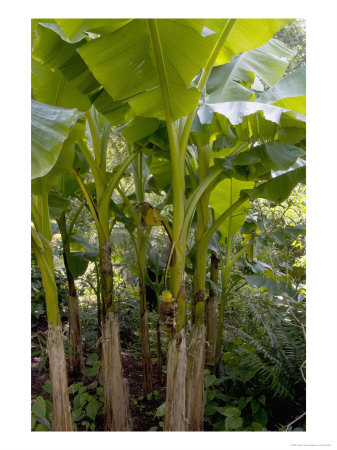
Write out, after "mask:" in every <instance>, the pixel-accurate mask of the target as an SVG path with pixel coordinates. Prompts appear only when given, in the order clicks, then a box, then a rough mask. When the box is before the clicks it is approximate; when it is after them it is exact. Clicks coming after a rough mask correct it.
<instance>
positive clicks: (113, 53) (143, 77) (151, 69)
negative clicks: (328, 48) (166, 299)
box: [33, 19, 305, 431]
mask: <svg viewBox="0 0 337 450" xmlns="http://www.w3.org/2000/svg"><path fill="white" fill-rule="evenodd" d="M286 23H287V20H283V19H275V20H270V19H266V20H261V19H260V20H258V19H253V20H252V19H249V20H247V19H237V20H235V19H217V20H208V19H207V20H199V19H192V20H188V19H179V20H174V19H173V20H168V19H163V20H156V19H149V20H146V19H135V20H126V21H123V20H111V21H104V20H102V21H99V20H85V19H62V20H56V23H54V24H53V26H52V27H51V26H49V27H48V26H44V25H43V24H38V25H37V27H36V34H37V42H38V43H39V44H40V45H39V46H37V47H36V48H35V49H34V50H33V55H34V57H35V59H36V60H39V61H43V62H44V64H46V65H47V66H48V68H50V69H51V70H53V71H57V70H58V71H60V72H61V74H62V76H63V77H64V79H65V80H66V81H70V82H72V83H74V85H76V88H77V89H78V91H79V92H80V93H81V94H83V95H88V96H89V98H90V101H91V103H93V104H94V105H95V107H96V109H97V110H98V111H100V112H101V113H102V114H103V115H105V117H106V118H107V119H108V120H109V121H110V123H111V124H113V125H120V124H125V123H127V122H129V121H130V120H135V121H136V120H138V121H141V122H142V124H143V126H145V124H146V125H147V126H148V127H149V128H151V127H152V126H153V124H154V122H155V121H157V122H158V121H164V122H165V125H166V129H167V134H168V140H169V149H168V155H169V160H170V165H171V168H172V171H171V174H172V180H171V186H172V195H173V229H172V248H171V250H172V251H171V258H170V291H171V295H172V298H173V299H174V300H175V302H176V304H177V310H176V320H175V326H174V330H173V333H172V336H171V338H170V341H169V345H168V373H167V398H166V416H165V425H164V429H165V430H167V431H169V430H174V431H183V430H186V429H201V427H202V420H201V418H202V408H203V401H202V398H203V387H202V381H203V376H202V370H203V356H202V357H201V358H200V359H201V363H200V361H199V359H198V358H194V359H193V361H194V362H195V364H196V366H197V368H198V370H197V371H196V372H194V373H193V370H189V372H188V373H189V374H190V375H191V376H189V375H187V385H188V386H189V388H188V391H189V392H190V393H192V392H193V391H194V392H195V393H196V394H195V395H196V396H197V398H196V397H193V396H191V397H189V394H188V395H187V397H186V367H187V342H186V333H185V304H186V302H185V254H186V241H187V234H188V230H189V226H190V223H191V220H192V218H193V215H194V211H195V208H196V206H197V204H198V202H199V201H200V199H201V197H202V195H203V194H204V193H205V192H206V191H207V189H208V188H209V187H210V186H211V185H212V183H214V182H215V181H216V180H217V179H219V178H220V177H221V176H222V175H225V176H227V177H229V178H231V177H232V176H234V175H236V176H237V177H240V176H241V179H242V178H244V179H245V180H246V178H245V177H246V176H247V171H248V173H249V166H250V165H251V164H252V161H251V160H250V159H249V161H248V162H247V161H246V162H245V163H243V164H242V165H241V166H240V164H239V163H240V162H241V163H242V161H240V159H239V163H238V160H234V161H233V157H234V156H235V155H232V159H231V158H229V159H228V155H225V158H222V159H223V160H222V161H221V158H219V159H220V161H218V162H217V164H215V165H214V167H213V168H212V170H210V171H209V173H208V174H207V176H206V177H205V178H204V180H203V181H202V182H201V183H200V184H199V185H198V186H195V188H194V189H192V190H191V191H190V192H189V195H188V197H187V198H186V194H187V192H188V191H187V190H186V184H185V167H186V166H185V164H186V156H187V144H188V143H189V138H190V134H191V130H192V125H194V124H195V118H196V120H197V121H199V123H197V125H196V126H197V127H199V128H200V129H201V134H203V133H204V131H205V129H206V130H207V129H208V130H214V131H213V134H219V133H221V134H222V135H224V138H225V140H226V139H227V140H228V139H230V138H231V129H230V127H229V126H228V125H229V122H230V123H231V124H232V125H239V126H238V130H239V131H240V132H241V135H240V137H242V138H243V141H245V142H247V140H248V135H249V132H248V130H249V129H253V130H254V132H255V135H256V136H259V135H260V134H259V133H260V131H259V128H258V127H257V125H256V119H257V117H259V115H260V118H261V120H263V119H266V120H267V121H269V122H272V123H275V122H277V121H278V120H280V117H281V116H282V118H283V122H282V126H283V132H284V136H285V137H284V139H285V140H287V139H289V132H288V128H289V124H291V123H294V121H295V122H296V123H297V125H298V122H299V117H298V116H297V115H296V114H291V113H288V112H287V111H285V110H284V108H280V107H277V106H274V105H264V104H261V103H258V102H251V101H250V102H247V101H243V102H240V105H238V104H237V103H235V104H234V105H233V102H225V103H224V102H222V103H217V104H215V105H214V104H213V103H211V102H210V103H207V102H206V103H205V102H204V103H205V104H203V105H202V107H201V108H199V109H198V107H199V100H200V99H201V97H202V95H203V92H204V90H205V87H206V83H207V80H208V78H209V76H210V74H211V71H212V68H213V67H214V66H219V65H221V64H225V63H228V62H230V61H231V59H232V57H233V56H236V55H238V54H240V53H242V52H243V51H247V50H252V49H255V48H257V47H259V46H261V45H262V44H264V43H265V42H266V41H268V40H269V39H270V38H271V37H272V36H273V34H274V33H275V31H277V30H278V29H279V28H280V27H282V26H283V25H284V24H286ZM92 33H96V34H95V35H93V34H92ZM50 42H52V45H51V44H50V45H49V43H50ZM182 43H183V44H184V45H182ZM110 61H112V62H113V63H110ZM116 61H118V64H116V63H115V62H116ZM246 63H247V61H246ZM243 81H245V80H243ZM241 84H242V83H241ZM215 85H216V81H215ZM230 85H231V84H230V83H229V84H228V88H230ZM257 85H258V83H257ZM233 86H235V85H233V83H232V87H233ZM255 87H256V86H255ZM257 87H259V86H257ZM254 89H255V88H254ZM241 90H242V91H243V89H241ZM246 94H247V93H246V92H245V95H246ZM249 95H250V94H249ZM250 98H251V97H250ZM206 100H207V98H206ZM245 100H247V98H246V99H245ZM261 111H263V113H262V112H261ZM196 113H197V115H196ZM283 114H285V115H284V117H283ZM243 117H245V120H243ZM248 117H249V118H248ZM226 125H227V131H224V128H225V126H226ZM269 125H270V124H269ZM290 126H291V125H290ZM297 128H298V129H299V130H298V132H297V134H296V137H298V136H301V135H303V129H304V128H305V126H302V127H301V126H298V127H297ZM219 130H220V131H219ZM212 141H213V140H212V139H211V140H209V139H207V142H206V143H205V144H204V143H203V144H202V146H204V145H210V144H212ZM217 144H218V145H220V144H219V142H218V143H217ZM220 148H223V147H220ZM244 149H245V148H241V149H240V148H239V146H238V147H237V153H239V152H240V151H241V150H244ZM261 152H262V153H263V152H264V154H266V152H267V153H268V150H266V149H264V150H263V149H262V150H261ZM262 153H261V154H260V155H256V154H254V155H253V163H254V164H255V162H257V159H258V158H260V161H261V158H262V159H263V156H261V155H262ZM269 153H273V151H271V152H269ZM237 156H238V157H239V156H240V154H238V155H237ZM248 156H249V157H250V156H251V154H250V155H248ZM226 158H227V159H226ZM254 158H255V159H254ZM239 166H240V167H239ZM262 166H263V164H262ZM260 169H261V170H262V168H261V167H258V166H257V165H256V164H255V166H254V169H253V170H255V171H256V170H258V173H259V175H261V176H262V177H263V176H264V175H266V173H267V172H270V167H268V169H267V170H266V171H265V172H263V170H262V172H261V170H260ZM295 170H300V169H295ZM244 171H245V173H244ZM293 172H295V171H293ZM93 174H94V171H93ZM302 175H303V174H302ZM94 176H95V174H94ZM256 177H257V175H256V174H255V172H254V174H251V178H250V179H251V180H252V181H253V180H255V179H256ZM292 178H293V181H295V178H296V179H300V178H301V173H297V174H294V173H293V175H292ZM248 179H249V178H248ZM272 181H273V180H272ZM283 181H284V180H283ZM276 184H280V183H279V182H276ZM259 188H260V190H259V192H256V191H254V192H253V190H252V189H251V188H250V187H248V186H247V189H246V192H245V193H244V195H243V196H241V197H240V198H239V199H238V200H237V201H236V202H235V203H234V204H233V205H232V206H230V208H229V209H227V210H226V211H223V212H222V214H220V215H219V217H218V218H216V219H215V221H214V223H213V225H212V226H211V227H210V228H209V229H208V230H207V232H206V233H205V235H206V237H205V238H204V237H203V238H202V239H201V250H200V251H201V252H203V253H205V252H206V256H207V247H208V242H209V240H210V238H211V236H212V234H213V233H214V231H215V229H216V228H217V227H218V226H219V225H220V224H221V223H222V222H224V220H225V219H227V218H228V217H229V216H230V215H231V213H232V212H233V211H234V210H235V209H236V208H237V207H239V205H241V204H243V203H244V202H245V201H246V200H247V198H248V196H249V195H251V196H253V195H256V194H257V193H258V194H259V195H260V194H261V195H270V189H269V188H268V187H266V186H265V187H261V186H258V187H257V189H259ZM205 249H206V250H205ZM203 253H202V258H201V261H202V262H201V263H200V267H202V266H205V265H206V261H205V260H204V254H203ZM203 271H204V268H202V270H200V273H201V272H203ZM203 303H204V302H203V299H201V297H200V300H199V301H197V302H195V317H196V327H195V329H196V331H195V332H194V334H193V336H195V338H196V339H194V338H193V339H191V340H190V341H191V342H190V344H189V349H190V352H191V353H193V352H192V348H194V349H198V348H200V342H203V340H204V339H203V336H204V330H203V325H201V324H200V325H199V322H200V323H201V322H202V320H201V318H202V316H203ZM199 337H200V339H199ZM194 341H195V342H197V341H199V342H198V343H196V344H195V345H194V344H193V342H194ZM202 355H203V353H202ZM193 364H194V363H193ZM189 365H190V366H191V363H189ZM186 398H187V403H188V405H189V406H187V409H186ZM188 398H191V399H192V400H188ZM190 412H191V415H190Z"/></svg>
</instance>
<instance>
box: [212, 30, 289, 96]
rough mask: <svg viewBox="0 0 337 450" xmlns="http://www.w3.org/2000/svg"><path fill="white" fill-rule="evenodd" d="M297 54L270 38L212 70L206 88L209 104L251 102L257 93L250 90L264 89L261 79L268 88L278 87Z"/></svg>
mask: <svg viewBox="0 0 337 450" xmlns="http://www.w3.org/2000/svg"><path fill="white" fill-rule="evenodd" d="M294 55H295V52H293V51H291V50H289V49H288V48H287V47H286V46H285V45H284V44H282V42H279V41H277V40H276V39H271V40H270V41H269V42H267V43H266V44H264V45H262V46H261V47H259V48H257V49H254V50H250V51H248V52H243V53H242V54H241V55H238V56H236V57H234V58H233V60H232V61H231V62H229V63H227V64H223V65H221V66H215V67H213V69H212V72H211V74H210V76H209V78H208V80H207V85H206V103H220V102H230V101H240V100H242V101H249V100H252V99H253V97H254V95H255V94H254V92H253V91H252V90H250V87H251V86H252V87H253V88H254V89H255V90H263V86H262V84H261V83H260V81H259V80H263V82H264V83H265V84H266V85H268V86H273V85H274V84H276V83H277V82H278V81H279V80H280V79H281V78H282V77H283V75H284V72H285V70H286V68H287V65H288V61H289V60H290V59H292V58H293V57H294ZM265 103H266V102H265Z"/></svg>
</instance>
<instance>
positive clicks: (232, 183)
mask: <svg viewBox="0 0 337 450" xmlns="http://www.w3.org/2000/svg"><path fill="white" fill-rule="evenodd" d="M253 187H254V182H252V181H242V180H236V179H234V178H227V179H224V180H223V181H221V182H220V183H218V184H217V185H216V186H215V188H214V189H213V190H212V193H211V196H210V205H211V207H212V208H213V209H214V215H215V219H217V218H218V217H219V216H220V215H221V214H222V213H223V212H224V211H226V209H228V208H229V207H230V206H231V205H232V204H233V203H235V202H236V200H238V199H239V198H240V192H241V191H242V190H244V189H252V188H253ZM249 207H250V204H249V200H247V201H246V202H244V203H243V204H242V205H240V206H239V207H238V208H237V209H236V210H235V211H234V213H233V214H232V215H231V216H230V217H229V218H227V219H226V220H225V221H224V222H223V223H222V225H221V226H220V227H219V229H220V231H221V234H222V236H223V237H228V236H232V235H233V234H234V233H235V232H236V231H237V230H238V229H239V228H240V226H241V225H242V224H243V223H244V221H245V218H246V212H247V210H248V209H249Z"/></svg>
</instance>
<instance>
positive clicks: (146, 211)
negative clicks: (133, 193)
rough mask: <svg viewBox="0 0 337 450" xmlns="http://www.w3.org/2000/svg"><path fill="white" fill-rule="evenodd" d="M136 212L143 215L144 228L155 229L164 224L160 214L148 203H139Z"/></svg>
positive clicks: (142, 223)
mask: <svg viewBox="0 0 337 450" xmlns="http://www.w3.org/2000/svg"><path fill="white" fill-rule="evenodd" d="M135 211H139V212H140V213H141V216H142V217H141V225H142V226H143V227H146V226H152V227H155V226H159V225H161V224H162V217H161V215H160V212H159V211H157V210H156V209H155V208H154V207H153V206H152V205H151V204H150V203H148V202H143V203H138V205H137V206H136V207H135Z"/></svg>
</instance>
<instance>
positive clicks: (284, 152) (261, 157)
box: [214, 141, 305, 181]
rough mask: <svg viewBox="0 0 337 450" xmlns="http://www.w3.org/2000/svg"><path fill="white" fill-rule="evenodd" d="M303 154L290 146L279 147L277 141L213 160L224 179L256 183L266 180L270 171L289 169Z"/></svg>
mask: <svg viewBox="0 0 337 450" xmlns="http://www.w3.org/2000/svg"><path fill="white" fill-rule="evenodd" d="M304 155H305V152H304V151H303V150H302V149H300V148H298V147H295V146H292V145H286V144H284V145H281V144H280V143H279V142H278V141H275V142H273V143H269V144H268V143H266V144H261V145H258V146H255V147H253V148H251V149H249V150H246V151H243V152H241V153H239V154H236V155H235V154H234V155H233V156H231V155H229V156H227V157H225V158H214V162H215V164H216V165H217V166H218V167H222V168H223V169H224V173H225V175H226V177H228V178H231V177H234V178H237V179H239V180H243V181H246V180H250V181H258V180H261V179H268V178H270V176H271V171H284V170H287V169H289V168H291V167H292V166H293V165H294V164H295V163H296V161H297V159H298V158H300V157H303V156H304Z"/></svg>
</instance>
